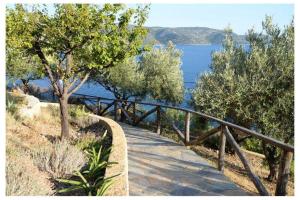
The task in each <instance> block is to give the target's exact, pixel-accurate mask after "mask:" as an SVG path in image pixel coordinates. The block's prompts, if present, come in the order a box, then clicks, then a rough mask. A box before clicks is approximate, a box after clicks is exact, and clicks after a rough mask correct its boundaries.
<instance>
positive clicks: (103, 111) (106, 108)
mask: <svg viewBox="0 0 300 200" xmlns="http://www.w3.org/2000/svg"><path fill="white" fill-rule="evenodd" d="M114 104H115V101H113V102H111V103H110V104H108V105H107V106H106V107H105V108H104V109H103V110H102V111H101V112H100V114H99V115H100V116H102V115H103V114H104V113H105V112H106V111H107V110H108V109H109V108H110V107H112V106H113V105H114Z"/></svg>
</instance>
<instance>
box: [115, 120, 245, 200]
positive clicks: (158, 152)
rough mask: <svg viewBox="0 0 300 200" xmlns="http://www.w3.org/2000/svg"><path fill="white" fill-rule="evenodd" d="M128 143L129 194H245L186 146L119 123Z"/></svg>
mask: <svg viewBox="0 0 300 200" xmlns="http://www.w3.org/2000/svg"><path fill="white" fill-rule="evenodd" d="M120 124H121V126H122V128H123V130H124V132H125V135H126V139H127V144H128V165H129V166H128V168H129V194H130V195H143V196H154V195H160V196H165V195H173V196H194V195H202V196H203V195H204V196H211V195H229V196H236V195H247V193H246V192H244V191H243V190H242V189H240V188H239V187H237V186H236V185H235V184H234V183H232V182H231V181H230V180H229V179H228V178H226V177H225V176H224V175H223V174H222V173H220V172H219V171H217V170H216V169H215V168H213V167H211V166H210V165H209V164H208V163H207V162H206V161H205V160H204V159H202V158H201V157H200V156H198V155H197V154H196V153H194V152H193V151H191V150H188V149H187V148H186V147H184V146H182V145H179V144H177V143H175V142H173V141H172V140H170V139H168V138H165V137H162V136H159V135H157V134H156V133H152V132H150V131H147V130H144V129H141V128H136V127H132V126H129V125H127V124H123V123H120Z"/></svg>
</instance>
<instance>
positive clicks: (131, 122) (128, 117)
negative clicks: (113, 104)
mask: <svg viewBox="0 0 300 200" xmlns="http://www.w3.org/2000/svg"><path fill="white" fill-rule="evenodd" d="M118 106H119V108H120V109H121V112H123V113H124V115H125V117H126V118H127V119H128V121H129V123H130V124H133V121H132V119H131V117H130V116H129V115H128V113H127V111H126V110H125V109H124V108H123V107H122V106H120V105H118Z"/></svg>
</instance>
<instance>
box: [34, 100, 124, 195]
mask: <svg viewBox="0 0 300 200" xmlns="http://www.w3.org/2000/svg"><path fill="white" fill-rule="evenodd" d="M49 105H51V106H59V105H58V104H57V103H40V106H41V107H47V106H49ZM87 121H88V123H90V124H93V123H101V124H102V125H103V126H105V127H106V129H107V131H108V132H109V133H110V134H111V136H112V151H111V153H110V155H109V159H108V162H118V163H117V164H114V165H112V166H111V167H109V168H107V169H106V171H105V178H108V177H111V176H114V175H117V174H119V175H118V176H117V177H115V178H113V179H112V180H113V184H112V185H111V186H110V187H109V188H108V190H107V191H106V194H105V195H106V196H128V195H129V183H128V158H127V141H126V138H125V134H124V131H123V129H122V127H121V126H120V125H119V124H118V123H117V122H115V121H114V120H112V119H109V118H106V117H100V116H97V115H94V114H89V115H88V120H87Z"/></svg>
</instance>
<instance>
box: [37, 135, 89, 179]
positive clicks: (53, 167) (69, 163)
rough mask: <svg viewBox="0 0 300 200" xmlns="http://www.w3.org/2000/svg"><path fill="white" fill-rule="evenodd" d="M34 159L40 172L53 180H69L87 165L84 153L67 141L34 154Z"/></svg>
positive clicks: (58, 142)
mask: <svg viewBox="0 0 300 200" xmlns="http://www.w3.org/2000/svg"><path fill="white" fill-rule="evenodd" d="M32 157H33V161H34V164H35V165H36V166H38V168H39V170H41V171H44V172H47V173H48V174H49V175H50V177H51V178H53V179H56V178H68V177H70V176H71V175H72V174H73V172H74V171H76V170H78V169H80V168H81V167H82V166H83V165H84V164H85V163H86V158H85V155H84V154H83V152H82V151H81V150H80V149H78V148H77V147H76V146H74V145H71V144H70V143H69V142H68V141H66V140H62V141H55V142H54V143H53V145H52V146H51V147H48V148H41V149H39V150H37V151H36V152H34V153H33V154H32Z"/></svg>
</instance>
